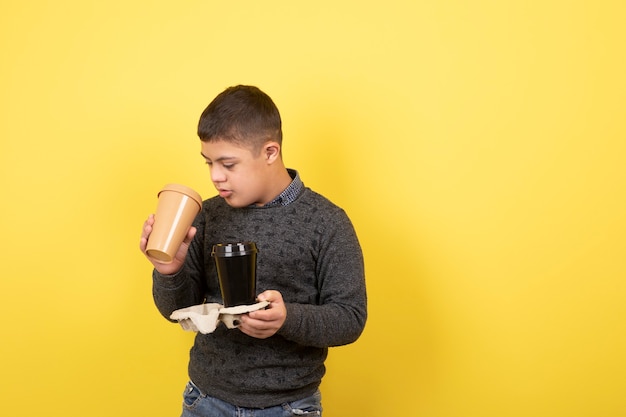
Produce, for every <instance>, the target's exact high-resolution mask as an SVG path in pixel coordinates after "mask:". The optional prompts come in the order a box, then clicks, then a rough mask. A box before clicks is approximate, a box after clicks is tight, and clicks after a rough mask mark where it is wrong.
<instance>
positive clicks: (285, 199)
mask: <svg viewBox="0 0 626 417" xmlns="http://www.w3.org/2000/svg"><path fill="white" fill-rule="evenodd" d="M287 172H288V173H289V176H290V177H291V184H289V186H288V187H287V188H285V190H284V191H283V192H282V193H280V194H279V195H278V196H277V197H276V198H275V199H273V200H272V201H270V202H269V203H267V204H265V205H263V206H262V208H269V207H277V206H286V205H288V204H290V203H293V202H294V201H295V200H296V198H298V196H299V195H300V193H301V192H302V190H303V189H304V184H303V183H302V180H301V179H300V174H298V171H296V170H295V169H287Z"/></svg>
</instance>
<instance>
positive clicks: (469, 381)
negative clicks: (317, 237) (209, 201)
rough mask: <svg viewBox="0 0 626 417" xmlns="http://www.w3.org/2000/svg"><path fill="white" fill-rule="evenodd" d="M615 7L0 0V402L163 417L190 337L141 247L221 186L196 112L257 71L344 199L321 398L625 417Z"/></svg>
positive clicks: (625, 17) (326, 188)
mask: <svg viewBox="0 0 626 417" xmlns="http://www.w3.org/2000/svg"><path fill="white" fill-rule="evenodd" d="M624 21H626V6H624V3H623V2H621V1H608V0H607V1H576V2H572V1H486V0H478V1H471V2H467V1H461V0H444V1H436V2H433V1H421V0H420V1H397V0H391V1H385V2H363V1H358V2H357V1H343V2H336V1H318V2H314V3H302V2H293V1H285V0H280V1H272V0H270V1H265V2H259V1H249V0H244V1H237V2H228V1H222V2H217V1H210V0H186V1H181V2H174V1H145V0H137V1H121V0H111V1H99V2H97V1H76V0H68V1H64V2H52V1H20V2H18V1H8V2H7V1H5V2H3V3H2V4H1V5H0V51H1V55H2V59H1V63H0V138H1V152H0V170H1V172H0V178H1V187H0V189H1V192H2V203H1V204H0V231H1V236H2V239H1V243H0V245H1V247H0V253H1V259H2V270H1V273H0V280H1V290H0V308H1V315H0V317H1V319H0V320H1V324H2V330H3V336H2V343H0V369H1V371H0V375H1V376H0V415H5V416H9V415H11V416H35V415H64V416H80V417H83V416H89V417H98V416H102V417H110V416H118V417H123V416H138V415H140V416H163V417H166V416H175V415H179V410H180V401H181V397H180V395H181V392H182V390H183V386H184V383H185V382H186V363H187V352H188V349H189V348H190V346H191V344H192V335H191V334H190V333H185V332H183V331H182V330H181V329H180V328H179V327H178V326H177V325H173V324H169V323H167V322H166V321H165V320H164V319H163V318H161V317H160V316H159V314H158V313H157V311H156V308H155V307H154V305H153V303H152V299H151V279H150V272H151V268H150V265H149V264H148V262H147V261H146V260H144V259H143V257H142V255H141V254H140V252H139V250H138V242H139V234H140V229H141V225H142V223H143V221H144V218H145V217H146V216H147V215H148V214H149V213H151V212H152V211H154V209H155V207H156V193H157V192H158V190H160V188H161V187H162V186H163V185H164V184H167V183H171V182H178V183H183V184H186V185H188V186H190V187H192V188H195V189H196V190H198V191H199V192H200V193H201V194H202V196H203V197H205V198H206V197H209V196H211V195H213V189H212V186H211V184H210V179H209V174H208V170H207V168H206V167H205V166H204V164H203V160H202V158H201V157H200V155H199V142H198V139H197V137H196V135H195V128H196V123H197V119H198V117H199V115H200V112H201V111H202V110H203V109H204V107H205V106H206V105H207V104H208V102H209V101H210V100H211V99H212V98H213V97H214V96H215V95H216V94H218V93H219V92H221V91H222V90H223V89H224V88H225V87H227V86H230V85H234V84H239V83H246V84H255V85H258V86H259V87H260V88H262V89H264V90H265V91H266V92H268V93H269V94H270V95H271V96H272V97H273V98H274V100H275V101H276V103H277V105H278V106H279V108H280V109H281V112H282V116H283V119H284V133H285V146H284V156H285V160H286V162H287V165H288V166H290V167H294V168H297V169H299V170H300V173H301V175H302V178H303V180H304V182H305V184H306V185H308V186H311V187H313V188H314V189H316V190H317V191H319V192H321V193H322V194H325V195H326V196H328V197H330V198H331V199H332V200H334V201H335V202H336V203H337V204H339V205H341V206H342V207H344V208H345V209H346V210H347V211H348V213H349V214H350V216H351V217H352V219H353V222H354V224H355V226H356V228H357V231H358V233H359V236H360V239H361V242H362V245H363V250H364V253H365V256H366V268H367V282H368V289H369V297H370V319H369V322H368V325H367V328H366V330H365V333H364V334H363V336H362V338H361V339H360V340H359V341H358V342H357V343H355V344H353V345H350V346H347V347H341V348H336V349H332V350H331V354H330V358H329V360H328V368H329V369H328V374H327V376H326V378H325V380H324V382H323V386H322V388H323V395H324V406H325V410H326V411H325V416H326V417H338V416H371V417H379V416H380V417H388V416H416V417H418V416H420V417H421V416H425V417H492V416H493V417H503V416H504V417H517V416H520V417H522V416H524V417H526V416H535V417H537V416H539V417H544V416H545V417H555V416H563V417H578V416H580V417H583V416H584V417H591V416H593V417H595V416H603V417H605V416H606V417H618V416H626V396H625V395H624V392H626V377H625V375H626V357H625V353H624V352H626V302H625V296H626V284H625V281H626V280H625V279H626V255H625V250H626V244H625V243H624V236H625V234H626V233H625V232H626V218H625V214H626V193H625V191H626V168H625V167H626V163H625V162H624V161H625V157H626V122H625V121H626V106H625V104H626V77H625V76H624V75H625V74H626V62H625V56H626V55H625V54H624V45H625V44H626V29H625V28H626V26H625V25H624Z"/></svg>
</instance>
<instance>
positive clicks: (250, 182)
mask: <svg viewBox="0 0 626 417" xmlns="http://www.w3.org/2000/svg"><path fill="white" fill-rule="evenodd" d="M200 143H201V153H202V156H203V157H204V159H205V160H206V163H207V165H208V166H209V169H210V171H211V181H213V185H214V186H215V188H216V189H217V191H218V192H219V195H220V197H222V198H223V199H224V200H226V203H228V205H230V206H232V207H247V206H249V205H252V204H257V205H263V204H266V203H268V202H270V201H271V200H272V198H274V197H275V196H274V195H267V194H270V192H269V190H270V186H269V184H268V181H267V179H268V178H269V177H268V176H269V166H268V164H267V159H266V158H264V157H263V156H264V152H263V151H261V152H260V153H259V154H258V155H255V154H253V150H252V148H250V147H244V146H239V145H235V144H233V143H230V142H225V141H223V140H215V141H211V142H203V141H201V142H200Z"/></svg>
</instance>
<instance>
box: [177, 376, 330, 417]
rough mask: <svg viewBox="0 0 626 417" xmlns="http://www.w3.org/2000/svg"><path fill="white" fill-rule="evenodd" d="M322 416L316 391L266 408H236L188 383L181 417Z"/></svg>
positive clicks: (318, 393)
mask: <svg viewBox="0 0 626 417" xmlns="http://www.w3.org/2000/svg"><path fill="white" fill-rule="evenodd" d="M321 415H322V395H321V393H320V391H319V390H318V391H317V392H316V393H315V394H313V395H312V396H310V397H307V398H303V399H301V400H297V401H292V402H290V403H284V404H280V405H276V406H273V407H268V408H244V407H237V406H236V405H232V404H230V403H227V402H225V401H222V400H218V399H217V398H214V397H209V396H208V395H205V394H203V393H202V392H200V390H199V389H198V387H196V386H195V385H194V383H193V382H191V381H189V382H188V383H187V386H186V387H185V392H184V393H183V413H182V414H181V417H293V416H308V417H313V416H320V417H321Z"/></svg>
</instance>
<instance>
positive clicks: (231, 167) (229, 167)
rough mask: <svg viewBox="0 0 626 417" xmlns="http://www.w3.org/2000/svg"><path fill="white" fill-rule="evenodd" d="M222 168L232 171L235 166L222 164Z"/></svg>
mask: <svg viewBox="0 0 626 417" xmlns="http://www.w3.org/2000/svg"><path fill="white" fill-rule="evenodd" d="M222 166H223V167H224V168H226V169H229V170H230V169H233V168H234V167H235V164H222Z"/></svg>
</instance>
